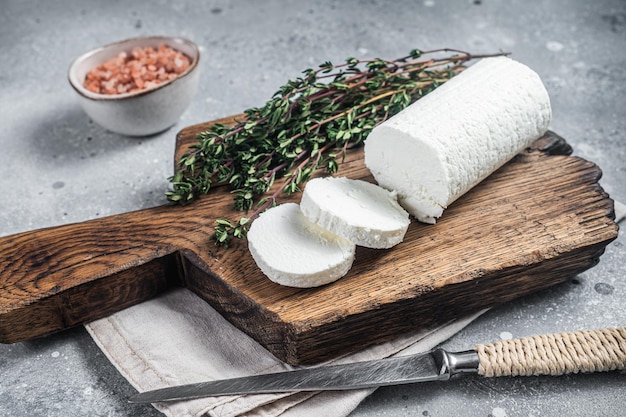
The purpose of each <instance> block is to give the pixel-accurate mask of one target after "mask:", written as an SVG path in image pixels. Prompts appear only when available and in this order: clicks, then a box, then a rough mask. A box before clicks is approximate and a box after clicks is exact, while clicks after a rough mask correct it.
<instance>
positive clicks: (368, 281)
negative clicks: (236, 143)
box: [0, 118, 618, 364]
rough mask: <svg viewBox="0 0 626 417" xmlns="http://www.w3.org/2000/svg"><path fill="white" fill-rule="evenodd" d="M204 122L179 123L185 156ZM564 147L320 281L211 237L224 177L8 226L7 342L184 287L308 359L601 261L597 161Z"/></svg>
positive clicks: (530, 158)
mask: <svg viewBox="0 0 626 417" xmlns="http://www.w3.org/2000/svg"><path fill="white" fill-rule="evenodd" d="M232 120H233V119H232V118H227V119H222V120H220V121H219V122H221V123H230V122H232ZM208 125H209V124H201V125H196V126H191V127H189V128H186V129H184V130H182V131H181V132H180V133H179V134H178V136H177V147H176V160H178V159H179V158H180V156H181V155H182V154H183V153H184V152H186V151H187V148H188V146H189V144H190V143H192V142H193V141H194V139H195V136H196V134H197V133H198V132H200V131H202V130H205V129H206V128H207V127H208ZM570 153H571V148H570V147H569V145H567V143H566V142H565V141H564V140H563V139H562V138H560V137H558V136H557V135H554V134H552V133H550V134H547V135H546V136H545V137H544V138H541V139H540V140H538V141H537V142H535V143H534V144H533V146H532V148H530V149H528V150H527V151H526V152H524V153H522V154H520V155H518V156H517V157H515V158H514V159H513V160H512V161H510V162H509V163H507V164H506V165H505V166H504V167H502V168H501V169H500V170H498V171H496V172H495V173H494V174H492V175H491V176H490V177H489V178H488V179H487V180H485V181H483V182H482V183H481V184H479V185H478V186H477V187H475V188H474V189H473V190H471V191H470V192H469V193H468V194H466V195H465V196H463V197H462V198H461V199H459V200H457V201H456V202H455V203H454V204H453V205H451V206H450V207H449V208H448V209H447V210H446V211H445V213H444V216H443V217H442V218H441V219H440V220H439V221H438V222H437V224H436V225H426V224H421V223H418V222H416V221H413V222H412V224H411V226H410V227H409V230H408V232H407V235H406V237H405V241H404V242H403V243H401V244H400V245H398V246H396V247H394V248H392V249H390V250H375V249H366V248H358V249H357V254H356V261H355V263H354V266H353V268H352V269H351V270H350V272H349V273H348V275H347V276H345V277H344V278H342V279H340V280H339V281H337V282H335V283H332V284H330V285H326V286H323V287H319V288H314V289H295V288H288V287H282V286H280V285H277V284H275V283H273V282H271V281H270V280H268V279H267V278H266V277H265V276H263V274H262V273H261V272H260V270H259V269H258V268H257V267H256V265H255V263H254V261H253V259H252V257H251V256H250V254H249V252H248V249H247V243H246V241H245V240H241V241H236V242H235V243H234V244H233V246H232V247H231V248H229V249H221V248H217V247H216V246H214V245H213V244H212V243H211V242H209V240H208V237H209V236H210V234H211V233H212V230H213V222H214V220H215V219H216V218H218V217H230V218H233V217H234V216H235V214H234V213H233V212H232V210H231V207H232V196H231V195H230V194H229V190H228V189H227V188H226V187H216V188H214V190H213V191H212V192H211V194H210V195H207V196H203V197H202V198H200V199H199V200H198V201H196V202H194V203H193V204H190V205H188V206H185V207H179V206H162V207H156V208H152V209H146V210H141V211H136V212H132V213H126V214H121V215H115V216H110V217H107V218H102V219H97V220H92V221H87V222H83V223H76V224H70V225H65V226H59V227H53V228H47V229H41V230H36V231H31V232H25V233H20V234H17V235H13V236H7V237H3V238H0V250H1V252H2V259H1V260H0V341H1V342H3V343H13V342H17V341H20V340H26V339H30V338H33V337H38V336H42V335H46V334H49V333H52V332H56V331H59V330H62V329H65V328H68V327H71V326H74V325H77V324H80V323H83V322H87V321H90V320H93V319H96V318H99V317H103V316H106V315H108V314H111V313H113V312H115V311H117V310H120V309H122V308H125V307H127V306H130V305H133V304H136V303H139V302H142V301H145V300H148V299H150V298H152V297H155V296H156V295H157V294H159V293H160V292H162V291H165V290H167V289H168V288H170V287H171V286H173V285H182V286H184V287H186V288H188V289H190V290H191V291H194V292H195V293H196V294H197V295H199V296H200V297H202V298H203V299H205V300H206V301H207V302H209V303H210V304H211V305H212V306H213V307H215V308H216V309H217V310H218V311H219V312H220V313H221V314H223V315H224V317H226V318H227V319H228V320H229V321H231V322H232V323H233V324H234V325H236V326H237V327H239V328H240V329H242V330H243V331H244V332H246V333H247V334H249V335H250V336H252V337H253V338H254V339H256V340H257V341H259V342H260V343H261V344H262V345H264V346H265V347H266V348H267V349H268V350H269V351H271V352H272V353H274V354H275V355H276V356H277V357H278V358H280V359H282V360H284V361H286V362H289V363H291V364H301V363H312V362H318V361H321V360H324V359H327V358H330V357H334V356H337V355H340V354H343V353H347V352H350V351H354V350H358V349H362V348H364V347H366V346H368V345H371V344H374V343H381V342H384V341H386V340H390V339H392V338H394V337H396V336H397V335H399V334H401V333H403V332H406V331H408V330H412V329H416V328H420V327H423V326H426V325H431V324H434V323H437V322H443V321H447V320H450V319H452V318H455V317H458V316H459V315H463V314H466V313H469V312H473V311H476V310H478V309H482V308H485V307H489V306H493V305H495V304H498V303H503V302H507V301H510V300H512V299H514V298H517V297H520V296H523V295H525V294H529V293H532V292H535V291H539V290H541V289H544V288H547V287H549V286H552V285H555V284H557V283H560V282H563V281H565V280H567V279H568V278H570V277H572V276H573V275H575V274H577V273H580V272H582V271H584V270H586V269H588V268H590V267H592V266H593V265H595V264H596V263H597V262H598V260H599V257H600V255H601V254H602V253H603V251H604V249H605V247H606V245H607V244H608V243H610V242H611V241H612V240H613V239H615V238H616V237H617V231H618V227H617V225H616V224H615V222H614V221H613V219H614V213H613V202H612V200H611V199H610V198H609V197H608V196H607V194H606V193H605V192H604V191H603V190H602V188H601V187H600V186H599V184H598V180H599V178H600V176H601V171H600V169H599V168H598V167H597V166H595V165H594V164H593V163H590V162H588V161H585V160H582V159H580V158H576V157H571V156H569V154H570ZM362 159H363V158H362V149H354V150H351V151H350V152H349V153H348V156H347V158H346V161H345V162H344V164H343V165H342V166H341V169H340V172H339V174H340V175H343V176H348V177H351V178H360V179H365V180H369V181H373V179H372V177H371V176H370V175H369V173H368V171H367V169H366V168H365V167H364V166H363V161H362ZM290 200H291V201H296V202H297V201H299V195H296V196H294V197H292V198H291V199H290Z"/></svg>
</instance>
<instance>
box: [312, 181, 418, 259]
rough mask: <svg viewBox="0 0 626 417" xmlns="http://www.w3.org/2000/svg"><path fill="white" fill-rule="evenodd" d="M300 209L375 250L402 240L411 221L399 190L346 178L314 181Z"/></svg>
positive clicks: (318, 221)
mask: <svg viewBox="0 0 626 417" xmlns="http://www.w3.org/2000/svg"><path fill="white" fill-rule="evenodd" d="M300 209H301V210H302V212H303V213H304V215H305V216H306V218H307V219H309V220H310V221H312V222H313V223H315V224H317V225H318V226H320V227H323V228H324V229H326V230H328V231H330V232H332V233H334V234H336V235H339V236H341V237H343V238H345V239H347V240H349V241H351V242H354V243H355V244H356V245H358V246H365V247H368V248H375V249H383V248H390V247H392V246H395V245H397V244H398V243H400V242H402V239H403V238H404V235H405V234H406V231H407V229H408V227H409V223H410V220H409V213H407V212H406V211H405V210H404V209H403V208H402V207H401V206H400V204H398V201H397V200H396V193H395V192H390V191H388V190H386V189H384V188H382V187H379V186H378V185H376V184H372V183H370V182H366V181H361V180H353V179H348V178H343V177H341V178H334V177H325V178H315V179H312V180H310V181H309V182H308V183H307V185H306V187H305V188H304V191H303V192H302V200H301V201H300Z"/></svg>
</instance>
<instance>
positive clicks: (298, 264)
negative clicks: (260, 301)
mask: <svg viewBox="0 0 626 417" xmlns="http://www.w3.org/2000/svg"><path fill="white" fill-rule="evenodd" d="M247 238H248V247H249V249H250V253H251V254H252V257H253V258H254V261H255V262H256V264H257V265H258V266H259V268H260V269H261V271H262V272H263V273H264V274H265V275H266V276H267V277H268V278H269V279H270V280H272V281H274V282H276V283H277V284H281V285H285V286H289V287H298V288H309V287H317V286H320V285H324V284H328V283H330V282H333V281H336V280H338V279H339V278H341V277H343V276H344V275H345V274H346V273H347V272H348V271H349V270H350V268H351V267H352V263H353V262H354V254H355V249H356V247H355V245H354V243H352V242H350V241H348V240H346V239H344V238H342V237H339V236H337V235H335V234H333V233H331V232H329V231H328V230H326V229H323V228H321V227H319V226H318V225H316V224H314V223H311V222H310V221H308V220H307V218H306V217H304V215H303V214H302V211H301V210H300V207H299V206H298V204H295V203H285V204H281V205H278V206H275V207H272V208H270V209H268V210H267V211H265V212H263V213H262V214H261V215H260V216H259V218H257V219H256V220H255V221H254V222H253V223H252V225H251V226H250V229H249V230H248V233H247Z"/></svg>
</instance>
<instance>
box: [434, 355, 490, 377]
mask: <svg viewBox="0 0 626 417" xmlns="http://www.w3.org/2000/svg"><path fill="white" fill-rule="evenodd" d="M431 355H432V356H433V359H434V360H435V364H436V365H437V369H438V370H439V378H438V379H439V380H442V381H445V380H448V379H450V377H452V376H453V375H456V374H461V373H472V374H475V373H478V366H479V364H480V361H479V358H478V353H477V352H476V351H475V350H467V351H464V352H448V351H446V350H444V349H435V350H433V351H432V352H431Z"/></svg>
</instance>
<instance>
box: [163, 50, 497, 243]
mask: <svg viewBox="0 0 626 417" xmlns="http://www.w3.org/2000/svg"><path fill="white" fill-rule="evenodd" d="M440 55H444V56H440ZM497 55H505V53H496V54H489V55H472V54H470V53H467V52H463V51H458V50H453V49H437V50H431V51H421V50H418V49H414V50H412V51H411V52H410V53H409V54H408V55H407V56H404V57H401V58H398V59H395V60H392V61H388V60H383V59H378V58H376V59H368V60H361V59H356V58H348V59H347V60H346V61H345V62H344V63H341V64H338V65H334V64H332V63H331V62H325V63H323V64H322V65H320V66H319V68H317V69H307V70H305V71H303V76H302V77H299V78H296V79H295V80H291V81H288V82H287V83H286V84H285V85H283V86H281V87H280V88H279V89H278V91H277V92H276V93H275V94H274V95H273V96H272V98H271V99H270V100H269V101H268V102H267V103H266V104H265V105H264V106H263V107H260V108H256V107H255V108H251V109H248V110H246V111H244V117H242V118H241V120H237V121H235V123H234V124H233V125H223V124H214V125H212V126H211V127H210V128H209V129H208V130H207V131H205V132H202V133H200V134H199V135H198V136H197V143H194V144H193V145H191V146H190V148H189V151H188V152H187V153H186V154H184V155H183V156H182V157H181V159H180V161H178V164H177V170H176V172H175V174H174V175H173V176H172V177H171V178H170V182H171V185H172V188H171V189H170V190H168V191H167V192H166V195H167V198H168V200H170V201H171V202H173V203H177V204H188V203H190V202H192V201H193V200H195V199H196V197H198V196H199V195H201V194H206V193H208V192H209V191H210V190H211V188H212V186H213V185H214V184H222V183H224V184H229V185H230V187H231V188H232V193H233V195H234V209H235V210H237V211H240V212H246V214H247V215H246V216H242V217H240V218H239V220H237V221H235V222H233V221H231V220H229V219H218V220H217V221H216V225H215V233H214V235H213V236H212V238H213V240H215V242H216V243H217V244H218V245H224V246H226V245H228V243H229V240H230V238H231V237H237V238H241V237H245V235H246V232H247V230H248V227H249V224H250V222H251V220H253V219H254V218H255V217H257V216H258V215H259V214H260V213H261V212H263V211H264V210H266V209H267V208H269V207H271V206H273V205H275V204H277V201H278V199H279V197H280V196H281V195H282V194H286V195H289V194H293V193H296V192H299V191H300V189H301V187H302V186H303V185H304V183H306V181H308V180H309V179H310V178H311V176H312V175H313V174H314V173H315V172H316V171H317V170H318V169H322V168H323V169H325V170H326V172H328V173H329V174H333V173H336V172H337V171H338V169H339V164H340V162H341V160H343V156H344V155H345V154H346V152H347V150H348V149H349V148H351V147H354V146H356V145H359V144H361V143H362V142H363V140H364V139H365V138H366V137H367V135H368V134H369V133H370V132H371V131H372V129H373V128H374V127H375V126H376V125H378V124H379V123H382V122H383V121H385V120H387V119H388V118H389V117H391V116H393V115H394V114H396V113H398V112H400V111H401V110H403V109H404V108H406V107H407V106H409V105H410V104H411V103H413V102H415V101H416V100H418V99H419V98H421V97H423V96H425V95H426V94H428V93H429V92H430V91H432V90H434V89H435V88H437V87H438V86H439V85H441V84H442V83H444V82H446V81H447V80H449V79H450V78H452V77H453V76H454V75H455V74H457V73H459V72H460V71H462V70H463V68H464V64H465V63H466V62H468V61H470V60H472V59H476V58H483V57H487V56H497ZM425 56H432V57H430V58H425ZM278 179H280V181H281V182H280V184H277V186H276V187H274V189H273V190H270V189H271V188H272V187H273V186H274V184H275V182H276V180H278ZM270 191H271V193H270ZM268 194H269V195H268ZM253 208H254V211H253V212H252V213H250V214H248V212H249V211H250V210H252V209H253Z"/></svg>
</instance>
